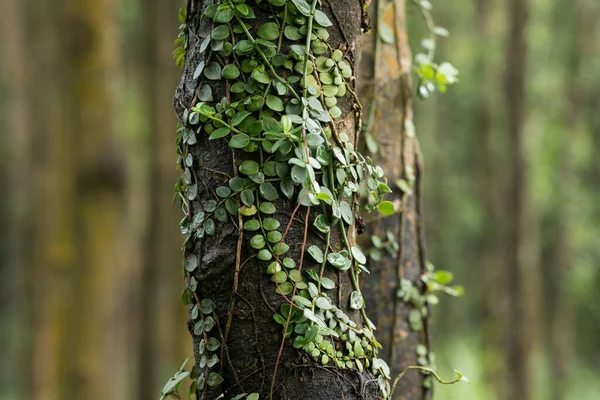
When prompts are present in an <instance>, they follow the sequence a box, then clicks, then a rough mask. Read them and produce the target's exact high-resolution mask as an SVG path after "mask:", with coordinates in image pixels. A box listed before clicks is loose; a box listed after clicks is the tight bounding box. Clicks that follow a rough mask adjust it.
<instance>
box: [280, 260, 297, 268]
mask: <svg viewBox="0 0 600 400" xmlns="http://www.w3.org/2000/svg"><path fill="white" fill-rule="evenodd" d="M283 266H284V267H286V268H288V269H294V268H296V261H294V259H293V258H289V257H286V258H284V259H283Z"/></svg>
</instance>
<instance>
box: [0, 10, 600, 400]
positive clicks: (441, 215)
mask: <svg viewBox="0 0 600 400" xmlns="http://www.w3.org/2000/svg"><path fill="white" fill-rule="evenodd" d="M410 3H411V2H408V3H407V4H408V9H407V11H408V12H407V21H408V27H409V40H410V44H411V48H412V49H413V53H414V54H416V53H417V52H419V51H420V50H419V48H420V47H421V39H423V38H425V37H426V36H427V33H426V30H425V26H424V24H423V22H422V19H421V18H420V16H419V15H418V13H417V11H416V8H415V7H414V6H411V4H410ZM181 5H182V4H180V2H179V1H159V0H152V1H146V2H142V1H140V0H101V1H96V2H79V1H75V0H61V1H49V0H35V1H32V2H22V1H20V0H3V1H2V2H0V43H1V45H0V130H1V132H2V134H1V135H0V183H1V184H2V188H3V189H4V190H3V194H2V196H0V239H1V240H0V340H1V341H2V343H3V346H2V347H1V350H0V398H2V399H8V400H12V399H64V398H88V399H96V398H98V399H104V398H113V399H132V398H139V399H148V398H155V397H156V394H157V393H159V390H160V387H161V386H162V384H163V383H164V381H165V380H166V379H167V378H168V377H169V376H170V375H172V373H173V371H174V370H176V369H177V368H178V366H179V364H180V363H181V361H182V360H183V359H184V358H185V357H186V356H188V355H190V354H191V349H190V343H191V341H190V340H189V336H188V333H187V330H186V327H185V321H186V317H185V311H186V310H185V307H183V306H181V304H180V303H179V299H178V296H179V293H180V290H181V289H182V288H183V281H182V279H181V269H180V252H179V246H180V239H179V236H178V231H177V221H178V218H179V213H178V212H177V210H172V209H171V207H170V199H171V195H172V187H173V184H174V183H175V181H176V179H177V177H176V176H177V175H176V173H175V169H174V166H175V159H176V158H175V153H174V140H175V133H174V131H175V123H176V122H175V117H174V114H173V112H172V106H171V104H170V102H171V98H172V94H173V91H174V88H175V86H176V84H177V82H178V77H179V74H180V71H179V70H178V68H177V67H176V66H175V65H174V62H173V61H172V60H171V52H172V50H173V45H172V42H173V40H174V38H175V36H176V31H177V18H176V15H177V10H178V9H179V7H180V6H181ZM515 5H518V7H522V6H524V3H523V2H518V1H512V2H504V1H500V0H473V1H470V2H441V1H434V2H433V6H434V8H433V11H432V12H433V16H434V19H435V21H436V24H438V25H440V26H443V27H445V28H447V29H448V30H449V31H450V36H449V37H448V38H443V39H441V41H439V42H438V46H437V52H438V54H439V55H440V58H442V59H447V60H449V61H451V62H452V63H453V64H454V65H455V66H456V67H457V68H458V69H459V70H460V80H461V82H460V84H458V85H455V86H453V87H451V88H450V89H449V90H448V93H447V94H445V95H440V94H435V95H433V96H431V97H430V98H429V99H427V100H425V101H416V102H415V104H414V106H415V125H416V126H417V134H418V136H419V139H420V141H421V144H422V152H423V154H424V158H425V168H426V171H425V175H424V190H423V200H424V202H425V204H424V210H425V213H426V228H427V229H426V230H427V237H428V248H429V259H430V260H431V261H432V262H433V263H435V264H436V265H437V266H438V267H440V268H443V269H447V270H451V271H453V272H454V273H455V275H456V280H457V281H458V282H460V283H463V284H464V286H465V288H466V293H467V294H466V295H465V296H464V297H462V298H461V299H443V301H442V302H441V304H440V306H439V307H438V308H437V310H436V311H435V315H434V321H435V322H434V336H435V339H434V342H433V343H434V348H435V350H436V354H437V359H438V363H437V364H438V369H439V370H440V372H441V373H444V372H448V373H449V372H450V371H451V369H452V368H457V369H459V370H460V371H462V372H464V373H465V374H466V375H467V376H468V377H469V378H470V379H471V380H472V381H473V384H472V385H464V386H451V387H442V386H437V387H436V392H435V396H434V398H435V399H438V400H445V399H461V400H464V399H486V400H487V399H490V400H494V399H535V400H537V399H556V400H561V399H577V400H587V399H590V400H592V399H596V398H597V393H598V392H599V391H600V379H598V375H599V374H600V361H598V357H597V356H596V355H597V354H598V353H599V352H600V341H599V340H598V338H599V337H600V302H598V301H597V295H596V290H597V289H596V288H597V287H598V286H599V285H600V272H599V271H600V268H599V266H600V247H599V246H598V245H597V242H598V238H600V202H599V201H598V198H599V196H600V189H599V187H600V185H599V183H600V163H599V162H598V161H597V160H596V158H595V154H596V151H600V113H598V109H599V108H600V96H599V95H598V93H600V54H599V52H600V49H599V45H600V23H599V18H600V3H598V2H597V1H596V0H528V2H527V5H526V8H525V9H524V10H526V11H527V12H526V13H525V14H523V15H526V18H522V17H521V14H520V13H519V10H518V9H516V8H515ZM515 29H516V32H515ZM515 35H516V36H515ZM519 37H521V38H522V41H521V39H519ZM521 46H522V47H521ZM515 140H516V141H515ZM519 315H520V316H519ZM515 317H518V318H515ZM511 388H519V389H518V394H511Z"/></svg>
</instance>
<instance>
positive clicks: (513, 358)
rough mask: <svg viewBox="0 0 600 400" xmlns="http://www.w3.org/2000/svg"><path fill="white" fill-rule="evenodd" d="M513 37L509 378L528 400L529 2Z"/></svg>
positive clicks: (512, 17)
mask: <svg viewBox="0 0 600 400" xmlns="http://www.w3.org/2000/svg"><path fill="white" fill-rule="evenodd" d="M508 11H509V12H508V16H509V26H510V28H509V37H508V44H507V46H508V47H507V49H506V57H507V65H508V73H507V97H506V100H507V105H508V108H507V109H508V134H509V138H510V148H509V154H510V158H509V166H508V169H509V176H510V181H509V188H508V196H507V204H509V205H510V211H509V214H508V225H509V227H508V241H507V249H506V250H507V262H508V265H507V267H508V278H509V291H508V295H509V304H510V316H511V317H510V326H511V329H510V330H509V334H508V351H507V365H508V379H509V382H510V384H509V386H508V387H509V398H511V399H515V400H519V399H527V398H529V395H530V386H529V382H530V375H529V360H530V357H529V355H530V348H528V346H527V344H528V340H527V337H526V335H527V334H528V328H527V326H528V321H527V314H526V310H525V309H524V308H525V307H526V304H527V301H526V296H525V291H526V287H527V281H526V273H525V268H526V266H525V265H524V259H523V244H524V243H523V239H524V236H523V228H524V221H525V217H526V216H525V191H524V181H525V176H526V172H525V168H526V162H525V149H524V144H523V123H524V115H525V107H526V103H525V65H526V49H527V46H526V42H525V41H526V38H525V26H526V23H527V2H526V1H523V0H512V1H511V2H510V3H509V10H508Z"/></svg>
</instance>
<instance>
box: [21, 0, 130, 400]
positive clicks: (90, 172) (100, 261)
mask: <svg viewBox="0 0 600 400" xmlns="http://www.w3.org/2000/svg"><path fill="white" fill-rule="evenodd" d="M38 13H39V14H38ZM35 14H36V17H37V18H39V19H40V21H41V23H40V29H39V30H36V32H35V34H36V35H37V34H39V35H40V36H44V38H41V40H40V42H36V41H35V40H33V41H32V43H35V46H34V48H35V50H37V51H39V53H38V54H39V55H40V59H41V60H45V61H46V62H40V63H38V64H39V70H38V68H37V67H36V68H35V70H36V71H35V72H36V78H39V79H40V81H42V82H39V84H37V83H38V82H36V87H38V88H41V87H44V88H45V89H49V90H48V96H49V97H51V98H49V99H46V98H45V94H44V91H43V90H41V93H39V94H37V93H36V97H35V103H34V106H33V108H32V109H36V110H39V111H40V114H39V115H38V117H36V122H37V121H39V122H37V123H36V126H35V129H36V137H37V138H38V140H40V141H41V143H42V144H41V145H40V147H41V148H42V149H43V150H42V151H40V154H39V156H40V159H41V160H42V162H41V163H40V164H41V165H42V166H41V167H40V171H41V172H40V178H39V181H38V182H39V189H38V190H39V192H38V193H37V197H38V198H43V199H44V204H43V207H39V208H38V212H39V215H37V216H36V217H37V219H36V221H37V222H38V226H37V229H36V243H35V246H36V251H35V255H36V263H35V264H36V269H37V273H38V276H37V277H36V284H37V285H39V287H37V288H36V300H37V301H36V309H37V313H36V314H37V315H36V324H37V328H36V329H35V334H36V348H35V358H34V360H35V361H34V363H35V366H36V374H35V378H34V381H35V395H34V397H33V398H40V399H62V398H97V397H102V398H116V397H120V396H121V395H122V394H123V393H124V387H125V385H126V383H125V382H126V375H127V369H128V367H129V364H128V362H127V361H126V360H127V359H128V358H130V357H129V354H128V350H127V349H128V348H129V347H128V346H127V334H126V332H125V331H126V329H127V326H125V325H123V324H121V323H120V321H122V320H123V319H126V317H127V312H128V309H127V308H126V307H123V306H122V305H123V304H127V301H126V300H124V297H126V298H128V297H129V294H128V292H127V289H129V288H130V287H131V286H130V282H129V281H128V280H127V274H129V273H130V272H131V270H128V269H127V268H125V265H130V264H129V263H127V262H126V250H127V243H126V241H125V240H124V239H125V237H126V234H127V232H126V229H125V224H124V222H126V219H125V213H124V203H125V202H124V185H125V184H124V179H125V178H124V177H125V174H124V168H123V158H122V157H123V156H124V154H122V152H121V148H120V142H119V140H118V137H117V132H118V131H117V130H115V119H114V108H115V103H114V101H115V97H116V96H115V85H114V83H115V79H116V78H115V77H116V72H117V71H116V70H115V63H116V56H117V48H116V43H117V40H116V39H117V38H116V37H115V34H116V30H115V25H114V22H115V19H114V16H115V13H114V9H113V3H112V2H111V1H109V0H102V1H97V2H89V3H81V2H68V3H60V2H59V3H58V4H57V3H55V2H48V3H43V4H40V5H39V8H36V10H35ZM41 14H43V16H42V15H41ZM48 25H50V26H48ZM42 27H44V28H42ZM53 33H56V35H57V36H56V37H54V35H53ZM41 44H49V45H48V46H47V47H43V45H41ZM38 45H40V48H36V46H38ZM45 140H48V142H45ZM115 326H116V327H118V328H115ZM108 366H110V367H108ZM107 382H110V384H108V383H107Z"/></svg>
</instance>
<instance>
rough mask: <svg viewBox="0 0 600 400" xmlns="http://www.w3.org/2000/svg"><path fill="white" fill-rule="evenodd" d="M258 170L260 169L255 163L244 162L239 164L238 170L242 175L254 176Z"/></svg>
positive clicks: (250, 161)
mask: <svg viewBox="0 0 600 400" xmlns="http://www.w3.org/2000/svg"><path fill="white" fill-rule="evenodd" d="M259 168H260V167H259V165H258V163H257V162H256V161H253V160H246V161H243V162H242V163H241V164H240V168H239V170H240V172H241V173H242V174H246V175H254V174H256V173H257V172H258V170H259Z"/></svg>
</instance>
